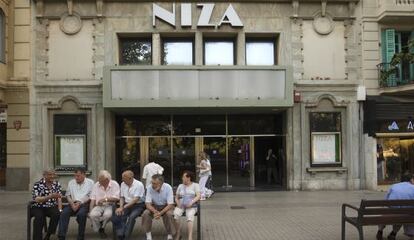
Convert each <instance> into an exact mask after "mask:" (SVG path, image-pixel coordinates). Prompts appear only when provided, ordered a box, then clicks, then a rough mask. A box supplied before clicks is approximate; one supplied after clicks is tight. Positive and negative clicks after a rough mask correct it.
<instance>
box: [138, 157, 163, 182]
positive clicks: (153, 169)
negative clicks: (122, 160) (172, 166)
mask: <svg viewBox="0 0 414 240" xmlns="http://www.w3.org/2000/svg"><path fill="white" fill-rule="evenodd" d="M163 172H164V168H163V167H161V166H160V165H159V164H158V163H155V162H154V161H153V160H151V159H150V160H149V163H148V164H147V165H145V166H144V169H143V170H142V182H143V183H144V184H145V187H146V188H147V187H148V186H150V185H151V179H152V176H154V175H155V174H159V175H162V174H163Z"/></svg>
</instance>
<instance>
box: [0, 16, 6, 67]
mask: <svg viewBox="0 0 414 240" xmlns="http://www.w3.org/2000/svg"><path fill="white" fill-rule="evenodd" d="M0 62H3V63H5V62H6V17H5V15H4V12H3V10H1V9H0Z"/></svg>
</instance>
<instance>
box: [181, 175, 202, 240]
mask: <svg viewBox="0 0 414 240" xmlns="http://www.w3.org/2000/svg"><path fill="white" fill-rule="evenodd" d="M181 179H182V182H183V183H182V184H180V185H179V186H178V188H177V192H176V195H175V202H176V203H177V207H176V208H175V210H174V219H175V229H176V230H177V234H176V238H175V239H176V240H179V239H180V233H181V230H180V217H181V216H182V215H183V214H184V212H185V216H186V218H187V232H188V240H192V239H193V222H194V215H195V214H196V213H197V206H196V203H197V202H198V201H200V199H201V194H200V186H199V185H198V184H197V183H194V182H193V181H194V179H195V175H194V173H192V172H190V171H184V173H183V175H182V178H181Z"/></svg>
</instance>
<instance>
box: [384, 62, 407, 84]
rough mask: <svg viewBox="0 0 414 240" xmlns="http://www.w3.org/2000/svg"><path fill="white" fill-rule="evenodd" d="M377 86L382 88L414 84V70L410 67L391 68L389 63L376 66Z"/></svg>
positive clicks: (398, 66)
mask: <svg viewBox="0 0 414 240" xmlns="http://www.w3.org/2000/svg"><path fill="white" fill-rule="evenodd" d="M377 69H378V80H379V86H380V87H382V88H386V87H396V86H402V85H408V84H414V72H413V71H414V70H413V69H412V68H411V67H410V66H404V67H401V65H397V66H391V64H390V63H380V64H378V65H377Z"/></svg>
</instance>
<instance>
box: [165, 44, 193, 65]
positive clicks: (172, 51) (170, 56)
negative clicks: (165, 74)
mask: <svg viewBox="0 0 414 240" xmlns="http://www.w3.org/2000/svg"><path fill="white" fill-rule="evenodd" d="M163 64H164V65H192V64H193V43H192V42H165V43H164V49H163Z"/></svg>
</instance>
